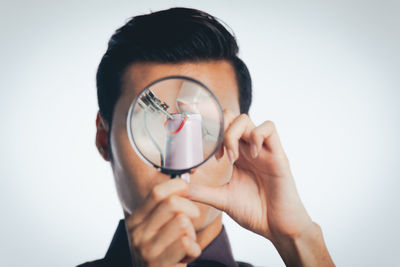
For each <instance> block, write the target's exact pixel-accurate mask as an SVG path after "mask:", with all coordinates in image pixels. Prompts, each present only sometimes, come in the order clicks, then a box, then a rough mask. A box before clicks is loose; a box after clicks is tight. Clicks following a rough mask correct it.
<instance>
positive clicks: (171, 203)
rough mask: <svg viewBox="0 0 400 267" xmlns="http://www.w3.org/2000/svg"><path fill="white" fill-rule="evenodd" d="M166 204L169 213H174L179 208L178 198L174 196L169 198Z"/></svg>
mask: <svg viewBox="0 0 400 267" xmlns="http://www.w3.org/2000/svg"><path fill="white" fill-rule="evenodd" d="M166 202H167V203H166V204H167V206H168V208H169V209H170V210H171V211H176V210H177V209H178V207H179V198H178V197H177V196H175V195H172V196H170V197H169V198H168V200H167V201H166Z"/></svg>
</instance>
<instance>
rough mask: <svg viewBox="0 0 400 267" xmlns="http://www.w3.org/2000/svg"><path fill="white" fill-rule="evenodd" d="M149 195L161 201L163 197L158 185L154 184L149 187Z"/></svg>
mask: <svg viewBox="0 0 400 267" xmlns="http://www.w3.org/2000/svg"><path fill="white" fill-rule="evenodd" d="M151 197H152V198H153V199H154V200H155V201H156V202H158V201H161V200H162V199H163V195H162V193H161V189H160V186H158V185H156V186H155V187H153V188H152V189H151Z"/></svg>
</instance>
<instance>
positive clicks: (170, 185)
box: [126, 179, 188, 229]
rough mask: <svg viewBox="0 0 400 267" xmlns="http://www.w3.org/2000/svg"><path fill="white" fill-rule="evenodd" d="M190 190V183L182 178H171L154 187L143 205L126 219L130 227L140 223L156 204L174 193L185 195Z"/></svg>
mask: <svg viewBox="0 0 400 267" xmlns="http://www.w3.org/2000/svg"><path fill="white" fill-rule="evenodd" d="M187 191H188V183H187V182H185V181H184V180H182V179H170V180H168V181H167V182H164V183H161V184H158V185H156V186H154V187H153V189H152V190H151V192H150V194H149V195H148V196H147V199H146V201H145V203H144V204H143V206H142V207H140V208H139V209H137V210H136V211H135V212H134V213H132V215H131V216H129V217H128V218H127V220H126V226H127V228H128V229H133V228H135V227H136V226H137V225H139V224H140V223H141V222H142V221H143V220H144V219H145V218H146V217H147V216H148V214H149V213H150V212H151V211H152V210H153V209H154V208H155V206H156V205H157V204H158V203H159V202H161V201H163V200H164V199H166V198H167V197H169V196H170V195H172V194H177V195H181V196H185V195H186V194H187Z"/></svg>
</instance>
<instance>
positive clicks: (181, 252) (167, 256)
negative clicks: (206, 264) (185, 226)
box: [157, 236, 201, 266]
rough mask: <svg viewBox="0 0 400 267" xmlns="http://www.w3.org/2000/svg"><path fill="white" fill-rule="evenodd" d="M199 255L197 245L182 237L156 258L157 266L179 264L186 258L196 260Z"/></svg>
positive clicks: (199, 250) (191, 240) (199, 249)
mask: <svg viewBox="0 0 400 267" xmlns="http://www.w3.org/2000/svg"><path fill="white" fill-rule="evenodd" d="M200 254H201V248H200V246H199V244H197V243H196V241H194V240H193V239H190V238H189V237H187V236H182V237H180V238H179V239H177V240H176V241H175V242H174V243H172V244H171V246H169V247H168V248H167V249H166V250H164V252H163V253H162V254H161V255H160V256H159V257H158V260H157V262H158V263H159V265H158V266H170V265H172V264H176V263H178V262H180V261H181V260H182V259H184V258H186V257H185V256H187V257H190V258H197V257H198V256H200Z"/></svg>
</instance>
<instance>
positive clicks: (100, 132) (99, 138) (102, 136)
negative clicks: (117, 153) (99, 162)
mask: <svg viewBox="0 0 400 267" xmlns="http://www.w3.org/2000/svg"><path fill="white" fill-rule="evenodd" d="M96 128H97V131H96V147H97V150H98V151H99V152H100V155H101V156H102V157H103V159H104V160H106V161H110V155H109V153H108V146H109V144H108V142H107V135H108V131H109V129H108V124H107V123H106V122H105V121H104V119H103V117H102V116H101V115H100V112H99V111H98V112H97V117H96Z"/></svg>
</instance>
